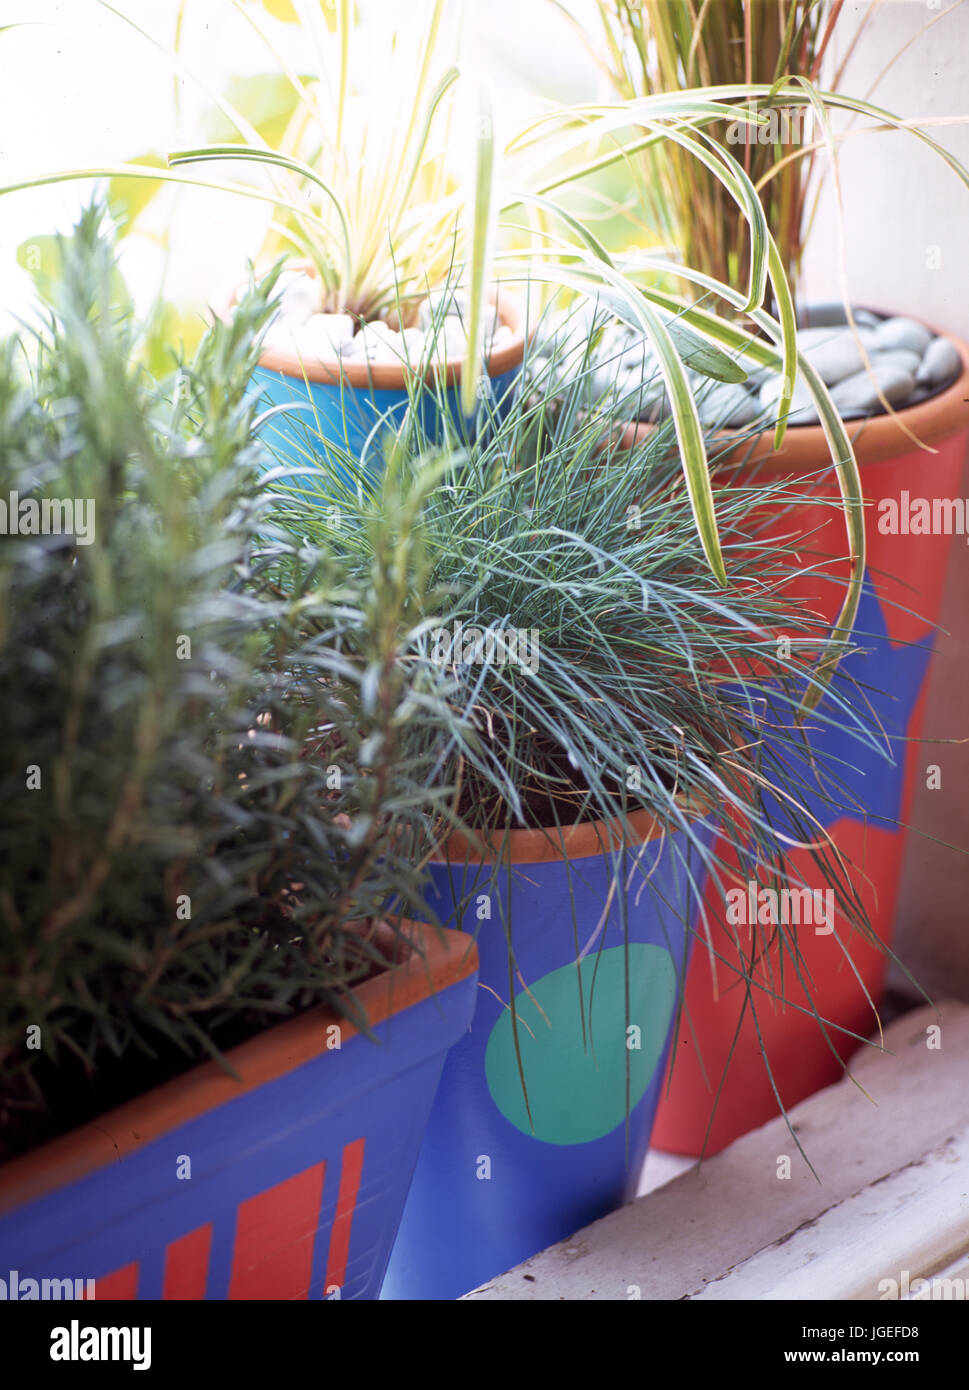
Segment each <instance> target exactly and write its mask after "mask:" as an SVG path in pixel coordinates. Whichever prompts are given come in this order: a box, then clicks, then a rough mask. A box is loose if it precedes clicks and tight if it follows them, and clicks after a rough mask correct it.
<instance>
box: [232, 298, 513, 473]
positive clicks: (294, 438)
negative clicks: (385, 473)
mask: <svg viewBox="0 0 969 1390" xmlns="http://www.w3.org/2000/svg"><path fill="white" fill-rule="evenodd" d="M492 302H493V303H496V304H497V306H498V313H499V315H500V318H501V321H502V322H503V323H504V324H505V325H506V326H508V327H509V328H511V329H512V332H513V339H512V341H511V342H510V343H508V344H507V345H506V346H504V347H502V348H499V349H498V350H497V351H495V352H494V353H493V354H492V356H491V358H490V360H489V362H488V372H487V377H486V378H484V385H483V388H482V389H483V391H484V396H483V399H482V403H481V405H480V406H479V408H478V410H477V411H476V413H475V415H474V416H472V417H470V418H469V417H467V416H465V415H464V413H463V411H462V409H461V403H460V391H461V368H462V364H461V363H460V362H456V363H452V364H450V365H448V366H446V367H444V366H442V367H439V368H432V369H431V371H430V372H429V374H428V380H429V381H430V382H431V384H432V385H433V386H434V388H435V389H434V390H433V391H427V390H421V391H420V393H419V397H418V396H416V395H415V398H416V399H418V400H419V407H418V408H419V410H420V415H421V433H422V436H423V438H424V439H425V440H426V441H427V442H428V443H429V444H439V443H443V442H444V441H445V439H446V438H448V437H452V438H455V437H456V438H457V439H459V440H468V439H470V438H472V437H474V435H475V434H476V433H477V432H478V430H479V425H480V419H481V416H482V414H487V413H491V414H495V415H498V416H501V415H503V414H504V413H505V412H507V410H508V409H509V407H510V405H511V403H512V401H513V399H514V396H515V392H516V389H517V385H518V379H519V374H520V368H521V364H522V360H523V357H524V352H525V336H524V327H523V318H522V314H521V310H520V307H519V305H518V304H517V302H516V301H515V300H514V298H512V297H511V296H509V295H508V294H507V293H505V292H502V293H501V294H500V295H499V294H498V293H497V292H495V294H493V296H492ZM253 380H254V385H255V386H256V387H258V388H259V392H260V404H261V406H262V408H263V409H265V410H266V411H269V410H273V411H274V413H273V414H272V416H271V418H268V419H267V420H266V422H265V424H264V425H263V427H262V431H261V433H262V437H263V438H264V440H265V441H266V443H267V444H268V445H269V446H270V448H271V449H272V451H273V453H274V454H275V456H276V458H277V460H278V461H279V464H280V465H281V466H282V467H285V466H286V465H287V464H293V465H294V466H295V467H296V468H300V469H303V470H307V471H306V473H305V474H297V475H296V476H295V477H294V478H293V480H292V482H291V483H289V484H287V485H288V486H291V487H295V488H298V489H299V490H301V491H305V492H306V493H307V495H308V496H309V497H310V498H311V499H312V498H313V497H314V496H315V495H316V494H317V491H318V489H317V488H316V486H315V485H314V476H313V475H314V473H315V472H316V471H318V470H321V471H322V472H323V473H324V476H325V474H326V473H327V472H334V471H335V472H336V473H337V474H338V475H339V476H340V477H341V478H342V479H343V481H344V482H345V483H347V484H348V485H350V486H352V487H355V486H356V483H357V478H358V474H359V472H360V469H361V468H362V469H363V471H364V472H369V473H371V474H374V473H377V474H379V472H380V471H381V470H382V468H383V466H384V450H385V447H386V445H387V442H388V437H389V436H392V435H393V434H394V433H396V431H397V430H398V429H399V428H400V425H401V424H402V422H403V421H404V418H405V416H406V414H407V411H408V407H409V405H410V402H411V395H412V394H414V388H415V386H418V385H419V383H418V382H417V381H416V380H415V374H414V373H413V372H412V371H411V369H410V368H409V367H408V366H407V365H406V364H405V363H400V364H396V363H393V364H372V363H362V362H353V361H347V362H345V363H343V364H342V365H341V366H340V367H339V368H336V367H330V366H328V365H327V364H325V363H323V362H318V361H315V360H312V361H311V360H303V361H301V360H300V358H299V357H298V356H297V355H296V353H295V351H292V352H291V351H286V350H285V349H283V348H280V347H278V346H273V347H271V348H267V349H265V350H264V351H263V354H262V356H261V358H260V361H259V367H258V369H257V370H256V372H255V374H254V378H253ZM408 386H410V391H409V390H408ZM274 408H275V409H274ZM324 494H325V484H324Z"/></svg>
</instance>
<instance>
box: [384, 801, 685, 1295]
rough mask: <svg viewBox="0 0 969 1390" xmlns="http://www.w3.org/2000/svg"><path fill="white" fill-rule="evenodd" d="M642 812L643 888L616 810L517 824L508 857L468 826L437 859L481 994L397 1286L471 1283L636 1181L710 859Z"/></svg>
mask: <svg viewBox="0 0 969 1390" xmlns="http://www.w3.org/2000/svg"><path fill="white" fill-rule="evenodd" d="M630 819H631V824H632V826H633V827H634V831H635V834H636V835H637V836H638V837H640V843H639V844H638V845H637V846H636V847H635V848H627V850H626V852H625V853H626V859H625V863H624V866H623V870H621V871H620V872H621V877H620V881H621V882H627V881H628V880H629V875H630V871H632V882H633V886H632V888H630V889H629V891H628V893H626V894H625V895H623V894H622V893H621V892H618V891H617V892H613V893H610V888H611V886H612V882H613V868H612V866H613V864H614V862H616V858H617V856H618V855H619V853H620V851H619V848H618V841H615V840H610V838H609V837H608V835H607V834H606V828H605V827H604V826H603V825H601V824H600V825H594V824H586V825H581V826H577V827H574V828H572V829H569V830H566V831H563V832H562V836H561V839H559V838H558V837H556V841H555V842H553V841H552V840H551V839H550V838H548V837H547V836H546V835H545V834H543V833H542V832H540V831H525V830H519V831H513V832H512V833H511V835H510V837H509V840H510V848H509V852H508V856H507V857H506V859H505V861H504V862H502V863H500V864H497V865H481V864H480V863H477V862H475V861H474V860H473V859H472V858H471V857H470V856H468V855H467V854H466V853H465V851H464V850H463V849H462V848H461V847H460V846H458V845H457V844H455V843H454V842H453V841H452V842H450V843H449V855H450V862H448V863H439V864H437V865H435V866H434V869H433V883H432V892H433V897H432V899H431V901H432V903H433V908H434V911H435V912H436V913H437V914H439V916H440V918H441V920H442V921H444V922H450V923H453V924H455V925H458V926H460V927H461V928H462V930H464V931H467V932H470V933H473V934H474V936H475V938H476V939H477V942H478V949H479V953H480V959H481V974H480V979H479V988H478V1002H477V1007H476V1009H475V1014H474V1020H473V1022H472V1025H471V1029H470V1031H469V1033H467V1034H466V1036H465V1037H464V1038H463V1039H462V1040H461V1041H460V1042H459V1043H458V1044H457V1045H456V1046H455V1047H454V1048H453V1049H452V1052H451V1054H450V1057H449V1059H448V1061H447V1063H446V1064H445V1068H444V1073H443V1075H442V1078H441V1085H440V1088H439V1090H438V1095H437V1099H436V1101H435V1104H434V1108H433V1110H432V1113H431V1118H430V1121H429V1122H428V1127H427V1132H426V1135H425V1139H424V1144H423V1146H422V1149H421V1155H420V1159H419V1161H418V1165H417V1171H416V1173H415V1176H414V1183H413V1185H412V1188H411V1193H410V1196H409V1198H408V1202H407V1206H406V1208H405V1212H404V1218H403V1221H402V1222H401V1228H400V1233H399V1235H398V1239H397V1243H396V1245H395V1247H394V1252H393V1255H392V1257H391V1263H390V1267H389V1270H388V1274H387V1279H386V1280H385V1282H384V1291H383V1295H382V1297H384V1298H391V1299H453V1298H457V1297H459V1296H460V1295H461V1294H463V1293H466V1292H467V1291H468V1290H470V1289H472V1288H475V1287H477V1286H478V1285H479V1284H482V1283H484V1282H485V1281H486V1280H487V1279H490V1278H492V1277H494V1276H495V1275H497V1274H499V1273H501V1272H502V1271H504V1270H506V1269H509V1268H511V1267H512V1266H514V1265H515V1264H517V1263H518V1262H519V1261H521V1260H523V1259H526V1258H528V1256H530V1255H534V1254H535V1253H536V1252H537V1251H539V1250H542V1249H544V1248H545V1247H546V1246H548V1245H551V1244H552V1243H554V1242H555V1241H558V1240H562V1239H564V1238H565V1237H567V1236H570V1235H572V1234H573V1233H574V1232H575V1231H577V1230H578V1229H580V1227H582V1226H585V1225H586V1224H588V1222H590V1221H594V1220H596V1219H597V1218H598V1217H600V1216H604V1215H605V1214H606V1213H607V1212H610V1211H612V1210H614V1209H615V1208H616V1207H618V1206H619V1205H621V1204H622V1203H623V1202H625V1201H627V1200H629V1199H630V1198H632V1197H634V1196H635V1194H636V1187H637V1182H638V1179H639V1175H640V1171H641V1168H642V1164H643V1160H644V1158H645V1154H646V1149H647V1146H648V1144H649V1136H650V1130H651V1128H652V1123H653V1115H654V1112H655V1109H656V1102H657V1099H658V1097H659V1089H660V1085H661V1080H662V1076H663V1073H664V1070H665V1063H666V1058H667V1050H668V1047H669V1040H670V1035H671V1030H672V1024H673V1018H674V1013H675V1008H676V1003H677V1000H678V998H679V997H680V995H679V991H680V986H681V983H682V981H683V979H684V978H685V973H686V964H687V959H688V951H689V942H690V939H691V938H690V935H689V932H688V930H687V927H688V926H689V925H692V919H693V914H694V909H695V907H696V902H695V895H694V891H693V880H694V879H695V878H696V877H699V865H698V864H697V863H696V862H695V859H696V857H697V856H696V852H695V850H694V851H693V857H692V859H691V854H690V850H689V848H688V847H687V846H686V845H685V844H684V842H683V837H682V835H681V834H675V835H669V836H667V837H666V839H665V840H664V839H663V838H662V837H661V836H660V835H659V833H658V831H657V829H656V826H655V824H654V822H653V821H652V819H651V818H650V817H649V816H648V815H642V816H633V817H631V818H630ZM550 834H551V832H550ZM610 844H611V845H612V846H613V850H612V851H610V850H609V849H608V848H607V846H609V845H610ZM637 865H638V866H639V867H641V869H642V874H640V872H639V871H638V869H637V867H636V866H637ZM645 874H650V875H651V879H650V883H648V884H647V883H646V882H645V881H644V877H643V875H645ZM654 890H655V891H654ZM624 919H625V923H624ZM506 925H507V927H508V929H509V930H510V934H511V942H512V947H513V952H514V972H513V976H512V975H511V974H510V971H509V956H508V944H507V936H506ZM624 927H625V930H624ZM627 985H628V996H627ZM510 990H513V991H514V994H515V999H516V1005H517V1010H518V1020H517V1031H518V1040H517V1041H518V1047H519V1049H520V1055H521V1064H522V1072H523V1074H524V1081H525V1087H524V1089H523V1087H522V1076H521V1075H520V1073H519V1067H518V1062H517V1060H516V1048H515V1036H514V1029H513V1023H512V1013H511V1010H510V1008H509V991H510ZM526 1096H527V1100H526Z"/></svg>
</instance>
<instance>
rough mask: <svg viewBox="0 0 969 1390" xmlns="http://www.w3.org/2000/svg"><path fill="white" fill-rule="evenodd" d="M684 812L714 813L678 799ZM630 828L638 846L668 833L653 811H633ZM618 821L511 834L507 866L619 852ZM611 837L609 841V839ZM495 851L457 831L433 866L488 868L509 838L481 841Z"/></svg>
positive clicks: (696, 801)
mask: <svg viewBox="0 0 969 1390" xmlns="http://www.w3.org/2000/svg"><path fill="white" fill-rule="evenodd" d="M677 800H678V803H679V805H680V808H681V809H682V810H683V811H685V812H686V813H688V814H690V815H691V816H693V817H695V818H696V819H701V818H702V817H703V816H704V815H706V813H707V812H708V811H709V810H710V806H711V802H709V801H703V800H700V799H697V798H693V799H690V798H688V797H678V798H677ZM628 821H629V825H630V828H631V829H632V830H633V832H634V834H635V836H636V839H635V842H634V843H637V844H643V845H645V844H650V843H651V842H652V841H654V840H658V839H660V838H661V837H662V836H663V835H664V834H666V833H667V827H665V826H664V825H662V824H661V823H660V822H659V821H658V820H657V819H656V817H655V816H654V815H653V813H652V812H651V811H645V810H644V811H633V812H632V814H631V815H630V816H629V817H628ZM617 824H618V822H617V821H615V820H611V821H606V820H595V821H579V822H578V823H577V824H575V825H568V826H562V828H561V830H560V831H559V830H556V829H555V827H552V828H551V829H547V830H510V831H509V832H508V836H507V841H506V844H505V853H504V855H503V862H504V863H507V864H550V863H555V862H557V861H560V860H565V859H570V860H571V859H592V858H594V857H595V856H596V855H600V854H602V853H603V851H604V850H607V849H614V848H618V847H619V845H620V844H621V835H620V834H619V833H618V831H617ZM607 837H608V838H607ZM480 838H481V839H482V840H483V842H484V843H485V844H486V845H487V846H489V848H490V849H491V850H492V854H491V855H488V856H487V857H485V858H482V856H481V854H480V853H479V852H478V851H477V849H476V848H475V847H474V846H473V845H472V844H471V842H470V841H469V840H468V838H467V837H466V836H465V835H464V834H463V833H462V832H460V831H455V832H454V833H453V834H451V835H449V836H448V837H447V839H446V840H444V841H443V843H442V844H441V847H440V851H439V853H437V854H435V855H433V856H432V858H431V861H430V862H431V863H432V864H451V865H456V864H485V863H495V862H497V858H498V854H499V852H500V851H501V848H502V843H503V841H505V836H504V835H503V834H502V833H501V832H499V831H496V832H494V833H492V834H491V835H488V836H481V837H480Z"/></svg>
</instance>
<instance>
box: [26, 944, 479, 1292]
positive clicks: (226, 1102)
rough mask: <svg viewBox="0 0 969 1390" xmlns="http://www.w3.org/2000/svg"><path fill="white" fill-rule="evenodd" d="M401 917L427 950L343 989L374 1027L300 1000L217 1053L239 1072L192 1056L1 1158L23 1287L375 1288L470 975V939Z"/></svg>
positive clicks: (468, 994) (470, 991) (458, 1028)
mask: <svg viewBox="0 0 969 1390" xmlns="http://www.w3.org/2000/svg"><path fill="white" fill-rule="evenodd" d="M413 932H414V939H415V941H416V942H417V943H419V944H420V946H421V948H422V950H423V953H424V958H423V959H422V958H421V955H420V954H414V955H412V956H411V958H410V959H409V960H408V961H407V963H406V964H404V965H402V966H400V967H397V968H396V969H394V970H390V971H387V972H386V973H384V974H382V975H378V976H376V977H375V978H373V979H371V980H368V981H367V982H366V983H365V984H363V985H361V986H360V988H359V991H358V992H357V994H356V998H357V1001H358V1003H359V1005H360V1007H361V1008H362V1009H363V1011H364V1013H365V1015H366V1017H367V1019H368V1021H369V1023H370V1025H371V1027H372V1029H373V1031H374V1032H375V1034H376V1038H377V1041H376V1042H372V1041H371V1040H370V1039H368V1038H367V1037H366V1036H365V1035H364V1034H362V1033H360V1032H359V1031H358V1030H357V1029H356V1028H355V1027H354V1026H353V1025H352V1024H351V1023H350V1022H348V1021H347V1020H345V1019H340V1018H339V1017H338V1016H337V1015H336V1014H334V1013H332V1012H331V1011H329V1010H327V1009H323V1008H316V1009H311V1010H309V1011H308V1012H306V1013H304V1014H301V1015H299V1016H298V1017H297V1018H293V1019H289V1020H287V1021H285V1022H283V1023H279V1024H277V1025H276V1026H274V1027H272V1028H270V1029H268V1030H267V1031H266V1032H264V1033H261V1034H260V1035H259V1036H258V1037H255V1038H252V1039H250V1040H249V1041H248V1042H245V1043H243V1044H241V1046H239V1047H236V1048H233V1049H232V1050H231V1051H230V1052H228V1053H227V1059H228V1061H229V1063H230V1064H231V1066H232V1068H233V1070H234V1071H235V1072H236V1077H233V1076H230V1075H229V1074H227V1072H226V1071H225V1069H224V1068H223V1067H221V1066H219V1065H218V1064H217V1063H215V1062H208V1063H205V1064H203V1065H201V1066H198V1067H196V1068H194V1070H192V1071H190V1072H188V1073H186V1074H185V1075H184V1076H181V1077H177V1078H176V1079H174V1080H173V1081H169V1082H167V1083H166V1084H165V1085H162V1086H159V1087H157V1088H155V1089H154V1090H152V1091H149V1092H148V1093H147V1094H145V1095H143V1096H140V1097H138V1098H137V1099H135V1100H132V1101H130V1102H128V1103H127V1104H125V1105H122V1106H120V1107H119V1108H118V1109H116V1110H113V1111H111V1112H110V1113H109V1114H107V1115H102V1116H99V1117H98V1118H97V1119H96V1120H93V1121H91V1123H89V1124H86V1125H84V1126H82V1127H81V1128H80V1129H77V1130H75V1131H74V1132H73V1133H70V1134H67V1135H65V1136H64V1137H62V1138H59V1139H55V1140H53V1141H51V1142H50V1143H48V1144H45V1145H43V1146H42V1147H41V1148H39V1149H36V1150H34V1151H32V1152H30V1153H28V1154H26V1155H24V1156H23V1157H20V1158H16V1159H14V1160H11V1161H10V1162H8V1163H6V1164H4V1165H3V1167H2V1168H0V1249H2V1250H3V1252H4V1259H5V1260H6V1262H7V1265H6V1267H7V1268H9V1269H10V1270H17V1271H18V1275H19V1280H20V1282H21V1286H23V1281H24V1280H25V1279H35V1280H37V1281H40V1280H41V1279H44V1278H57V1279H63V1278H72V1279H83V1280H93V1281H94V1284H95V1289H96V1294H95V1296H96V1297H97V1298H98V1299H294V1298H295V1299H319V1298H323V1297H328V1298H356V1299H368V1298H369V1299H374V1298H376V1297H377V1295H378V1292H379V1289H380V1283H381V1279H382V1278H383V1273H384V1269H385V1267H386V1264H387V1259H388V1257H389V1255H390V1247H391V1243H392V1241H393V1238H394V1234H395V1232H396V1229H397V1223H398V1221H399V1219H400V1213H401V1210H402V1208H403V1204H404V1198H405V1195H406V1193H407V1188H408V1185H409V1183H410V1178H411V1174H412V1172H413V1168H414V1164H415V1162H416V1159H417V1151H418V1147H419V1145H420V1141H421V1136H422V1133H423V1129H424V1124H425V1121H426V1119H427V1115H428V1112H429V1110H430V1106H431V1101H432V1099H433V1096H434V1090H435V1087H436V1086H437V1082H438V1078H439V1076H440V1071H441V1065H442V1063H443V1060H444V1055H445V1053H446V1051H447V1049H448V1047H449V1046H450V1045H451V1044H452V1043H453V1042H454V1041H455V1039H456V1038H457V1037H459V1036H460V1034H461V1033H462V1032H463V1031H464V1030H465V1029H466V1028H467V1026H468V1022H469V1020H470V1017H471V1012H472V1009H473V1006H474V994H475V983H476V979H477V957H476V951H475V948H474V945H473V943H471V942H470V941H469V939H468V938H467V937H465V936H459V935H458V934H457V933H456V932H447V933H445V934H444V936H443V939H442V937H441V935H440V934H439V933H437V932H436V931H432V930H431V929H430V928H427V927H424V926H421V925H419V924H416V925H414V926H413ZM8 1296H9V1295H8ZM14 1296H16V1295H14ZM21 1296H24V1295H23V1294H22V1295H21Z"/></svg>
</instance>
